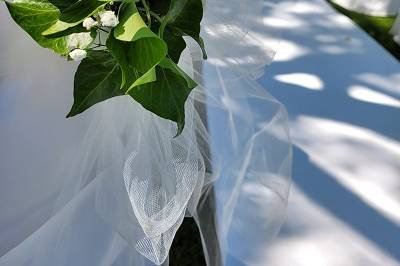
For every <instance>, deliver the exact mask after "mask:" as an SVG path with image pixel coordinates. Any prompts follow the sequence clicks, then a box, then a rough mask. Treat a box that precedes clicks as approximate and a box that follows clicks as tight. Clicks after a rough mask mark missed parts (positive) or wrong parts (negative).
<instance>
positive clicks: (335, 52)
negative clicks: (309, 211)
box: [259, 0, 400, 265]
mask: <svg viewBox="0 0 400 266" xmlns="http://www.w3.org/2000/svg"><path fill="white" fill-rule="evenodd" d="M265 22H266V24H267V25H268V26H269V27H273V28H276V29H280V30H281V31H282V32H283V41H282V45H281V47H280V50H279V53H278V55H277V58H276V61H275V62H274V63H273V64H272V66H271V67H269V68H268V70H267V73H266V75H264V76H263V77H262V78H261V79H259V82H260V83H261V84H263V85H264V86H265V87H266V88H267V90H268V91H269V92H270V93H271V94H272V95H273V96H275V97H276V98H278V100H280V101H281V102H282V103H284V104H285V105H286V107H287V108H288V110H289V114H290V117H291V121H292V126H291V129H292V131H291V134H292V137H293V141H294V144H295V145H296V146H297V148H296V152H295V160H294V173H293V175H294V180H295V183H296V185H297V186H298V187H299V188H300V190H297V189H296V190H295V191H296V192H295V193H305V194H306V195H307V197H309V198H310V199H311V201H312V202H313V203H312V204H314V205H318V206H320V207H321V208H323V209H325V210H327V211H329V212H330V213H331V214H333V215H334V216H335V217H336V218H338V219H340V220H341V221H343V222H345V224H346V226H350V228H351V229H352V231H353V232H358V233H360V234H361V235H362V236H363V238H365V239H366V241H367V242H369V243H373V244H374V245H375V248H372V249H371V250H369V253H370V255H371V256H373V255H374V254H372V253H376V254H381V251H383V252H384V253H386V255H382V256H381V255H379V256H381V257H380V258H384V259H385V260H387V261H386V262H387V264H388V265H392V264H390V263H394V262H393V261H390V263H389V260H390V256H392V258H395V259H397V263H399V262H400V249H399V248H398V247H399V246H400V197H399V192H400V108H399V107H400V82H399V81H400V65H399V63H398V62H397V61H396V60H395V59H394V58H393V57H392V56H391V55H389V54H388V53H387V52H386V51H385V50H384V49H383V48H382V47H380V46H379V45H378V44H377V43H376V42H375V41H374V40H372V39H371V38H370V37H369V36H367V34H366V33H364V32H362V31H361V30H360V29H359V28H357V27H356V26H354V25H353V24H352V23H351V22H350V21H349V20H348V19H347V18H346V17H344V16H342V15H340V14H337V13H335V11H333V9H331V8H330V7H329V6H328V5H327V4H326V3H325V2H323V1H322V0H314V1H311V0H310V1H298V2H297V4H293V2H292V1H281V3H280V4H278V5H277V6H276V7H274V8H272V9H271V10H270V11H269V12H268V14H266V19H265ZM296 155H297V156H296ZM301 191H302V192H301ZM310 204H311V203H310ZM297 215H298V214H297ZM326 216H327V215H326ZM291 218H292V219H297V216H296V215H294V214H291V213H289V219H291ZM310 219H312V218H310ZM332 219H333V218H332ZM293 223H295V222H293V221H292V222H288V224H289V225H287V226H286V227H284V229H283V232H284V234H283V235H282V236H281V237H282V239H288V238H299V239H301V236H302V234H303V233H304V232H303V231H302V229H301V228H298V227H296V226H293ZM320 226H323V224H320ZM326 226H327V225H326ZM346 226H343V225H340V226H337V227H333V228H330V229H329V230H330V231H333V230H341V229H340V228H344V227H346ZM290 228H292V229H293V228H297V229H296V230H294V231H293V230H292V229H290ZM309 230H310V229H309ZM344 238H345V237H344ZM344 238H340V239H342V240H343V239H344ZM282 239H280V240H282ZM350 239H352V238H351V237H350V234H349V240H350ZM280 240H279V239H278V243H279V241H280ZM303 240H304V241H306V240H305V238H304V239H303ZM311 240H312V239H311ZM314 241H315V242H316V243H318V241H319V239H317V238H315V239H314ZM357 241H361V240H357ZM357 241H355V242H357ZM363 241H364V240H363ZM298 243H300V244H301V243H303V244H305V243H306V242H301V241H300V242H298ZM357 243H361V242H357ZM363 243H364V242H363ZM365 243H366V242H365ZM340 245H343V243H337V244H336V247H337V248H339V246H340ZM344 245H347V244H344ZM360 245H361V244H360ZM323 246H324V244H322V245H321V247H318V248H322V247H323ZM347 246H348V249H347V250H346V253H351V252H353V255H352V256H353V257H357V256H359V257H360V254H362V253H360V252H361V251H360V250H358V249H356V248H352V247H351V245H350V244H348V245H347ZM322 249H323V248H322ZM336 251H337V250H336ZM322 252H323V253H324V254H326V253H329V252H328V251H326V250H325V251H322ZM330 252H335V250H334V249H331V250H330ZM289 253H290V251H289ZM357 254H358V255H357ZM388 254H390V255H388ZM285 255H286V254H285ZM336 255H337V256H341V255H343V254H340V252H339V251H338V253H337V254H336ZM343 256H344V255H343ZM379 256H378V255H376V257H375V259H376V258H377V257H379ZM328 257H329V256H328ZM309 259H310V260H312V256H311V257H310V258H309ZM327 259H328V260H329V258H327ZM333 261H335V260H334V259H333V258H332V261H323V262H322V264H323V265H337V264H334V263H333ZM373 261H374V260H373V259H372V258H371V260H369V261H368V260H367V261H364V262H363V263H364V264H361V262H360V261H357V260H355V261H354V263H353V264H352V263H351V262H349V264H346V265H366V264H367V265H368V264H369V265H374V264H373ZM378 261H379V260H378ZM272 262H273V263H272ZM271 263H272V264H271V265H274V263H278V265H279V263H282V261H280V262H279V261H276V260H275V259H271ZM329 263H333V264H329ZM336 263H337V261H336ZM322 264H319V265H322ZM281 265H282V264H281ZM292 265H303V264H302V263H301V262H299V261H297V262H296V263H295V264H292ZM308 265H310V264H308ZM316 265H318V264H316ZM385 265H386V264H385Z"/></svg>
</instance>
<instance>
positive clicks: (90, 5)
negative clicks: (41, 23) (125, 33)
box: [42, 0, 111, 36]
mask: <svg viewBox="0 0 400 266" xmlns="http://www.w3.org/2000/svg"><path fill="white" fill-rule="evenodd" d="M53 1H54V0H53ZM108 2H111V1H99V0H81V1H78V2H75V3H74V4H72V5H70V6H69V7H67V8H65V9H63V10H62V12H61V14H60V16H59V18H58V20H57V21H56V23H54V24H53V25H51V27H49V28H48V29H46V30H45V31H43V32H42V34H43V35H45V36H46V35H53V34H56V33H60V32H64V31H66V30H68V29H69V28H72V27H74V26H77V25H78V24H80V23H82V21H83V20H84V19H85V18H87V17H90V16H91V15H93V14H95V13H98V12H99V11H100V10H101V9H103V8H104V6H105V5H106V4H107V3H108Z"/></svg>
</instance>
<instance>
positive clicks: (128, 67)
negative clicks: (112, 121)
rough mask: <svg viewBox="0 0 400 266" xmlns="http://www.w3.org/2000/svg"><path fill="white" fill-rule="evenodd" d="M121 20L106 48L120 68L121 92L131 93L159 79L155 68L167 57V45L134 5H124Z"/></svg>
mask: <svg viewBox="0 0 400 266" xmlns="http://www.w3.org/2000/svg"><path fill="white" fill-rule="evenodd" d="M120 17H121V22H120V24H118V26H117V27H116V28H115V29H113V30H112V31H111V33H110V35H109V37H108V39H107V48H108V50H109V51H110V53H111V54H112V55H113V56H114V58H115V59H116V60H117V62H118V64H119V65H120V66H121V70H122V84H121V89H122V90H123V91H124V92H129V91H130V90H131V89H133V88H134V87H136V86H138V85H141V84H144V83H148V82H153V81H155V80H156V73H155V66H156V65H158V64H159V63H160V62H161V61H162V60H163V59H164V58H165V56H166V55H167V45H166V44H165V42H164V41H163V40H162V39H160V38H159V37H158V36H157V35H156V34H154V33H153V32H152V31H151V30H150V29H149V28H148V27H147V26H146V24H145V23H144V21H143V20H142V18H141V17H140V15H139V13H138V11H137V9H136V6H135V3H133V2H132V3H127V4H125V5H124V6H123V7H122V8H121V11H120Z"/></svg>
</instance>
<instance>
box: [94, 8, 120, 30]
mask: <svg viewBox="0 0 400 266" xmlns="http://www.w3.org/2000/svg"><path fill="white" fill-rule="evenodd" d="M99 16H100V21H101V25H102V26H105V27H112V28H114V27H115V26H117V25H118V23H119V21H118V18H117V16H115V13H114V12H113V11H104V12H100V13H99Z"/></svg>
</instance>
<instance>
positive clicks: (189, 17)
mask: <svg viewBox="0 0 400 266" xmlns="http://www.w3.org/2000/svg"><path fill="white" fill-rule="evenodd" d="M202 19H203V3H202V1H200V0H171V5H170V9H169V11H168V13H167V15H166V16H165V21H164V23H165V24H166V26H167V27H169V29H170V30H171V31H172V32H173V33H175V34H180V35H188V36H190V37H192V38H193V39H194V40H195V41H196V42H197V43H198V44H199V45H200V47H201V49H202V51H203V58H204V59H206V58H207V53H206V50H205V47H204V42H203V39H202V38H201V37H200V23H201V20H202Z"/></svg>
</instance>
